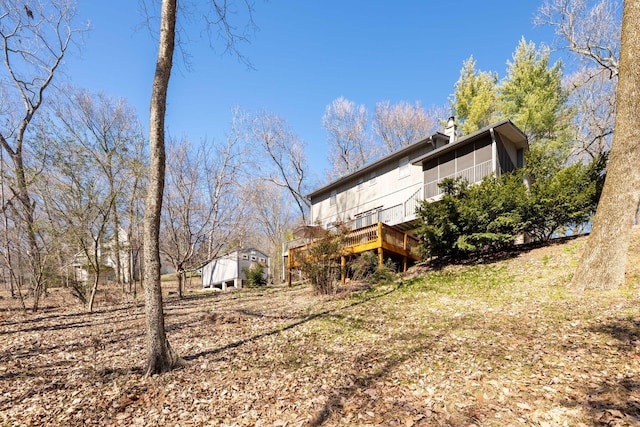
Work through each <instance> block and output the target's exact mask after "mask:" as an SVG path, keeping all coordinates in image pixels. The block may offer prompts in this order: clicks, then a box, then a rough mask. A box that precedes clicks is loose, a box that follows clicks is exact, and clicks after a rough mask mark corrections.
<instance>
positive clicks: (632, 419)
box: [564, 317, 640, 426]
mask: <svg viewBox="0 0 640 427" xmlns="http://www.w3.org/2000/svg"><path fill="white" fill-rule="evenodd" d="M587 330H588V331H589V332H595V333H599V334H604V335H608V336H609V337H611V338H612V339H613V340H614V341H610V342H607V343H606V345H607V346H609V347H615V348H616V350H617V352H619V353H622V354H628V356H629V363H633V362H632V360H633V359H636V360H637V355H635V354H634V353H636V352H637V349H638V344H640V319H638V318H633V317H626V318H620V319H611V320H610V321H609V322H607V323H603V324H599V325H596V326H592V327H590V328H588V329H587ZM593 369H594V371H596V370H597V369H598V367H597V366H594V367H593ZM583 392H584V394H583V396H586V399H582V400H577V399H574V400H567V401H565V402H564V404H565V405H566V406H569V407H580V408H582V409H583V410H585V411H586V412H588V413H589V416H590V418H591V419H592V420H593V424H592V425H594V426H610V425H611V426H613V425H616V426H617V425H640V378H635V377H632V376H629V375H624V373H622V372H610V373H609V376H608V378H606V379H604V380H602V381H600V382H599V383H592V384H590V385H589V386H588V387H586V388H585V389H584V390H583Z"/></svg>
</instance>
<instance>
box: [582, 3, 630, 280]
mask: <svg viewBox="0 0 640 427" xmlns="http://www.w3.org/2000/svg"><path fill="white" fill-rule="evenodd" d="M620 54H621V55H620V69H619V83H618V91H617V114H616V120H615V134H614V137H613V144H612V147H611V152H610V156H609V165H608V169H607V177H606V180H605V184H604V188H603V191H602V196H601V198H600V203H599V205H598V209H597V211H596V215H595V218H594V221H593V228H592V231H591V234H590V236H589V240H588V241H587V246H586V247H585V250H584V253H583V255H582V258H581V260H580V263H579V265H578V268H577V270H576V273H575V275H574V277H573V280H572V286H573V288H574V289H577V290H584V289H614V288H617V287H620V286H622V285H623V284H624V282H625V268H626V263H627V252H628V249H629V242H630V239H631V231H632V226H633V221H634V216H635V214H636V212H637V209H638V204H639V202H640V169H638V164H639V163H640V144H638V141H637V138H638V135H640V123H639V122H638V117H639V116H640V97H638V93H639V92H640V69H639V68H638V67H637V63H636V62H637V58H638V57H640V2H625V4H624V12H623V18H622V43H621V48H620Z"/></svg>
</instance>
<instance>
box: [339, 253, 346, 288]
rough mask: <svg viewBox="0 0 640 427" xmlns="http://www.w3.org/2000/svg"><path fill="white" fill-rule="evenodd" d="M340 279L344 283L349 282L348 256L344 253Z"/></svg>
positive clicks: (341, 259) (341, 258)
mask: <svg viewBox="0 0 640 427" xmlns="http://www.w3.org/2000/svg"><path fill="white" fill-rule="evenodd" d="M340 280H341V281H342V284H343V285H344V284H345V283H346V282H347V257H345V256H344V255H342V256H341V257H340Z"/></svg>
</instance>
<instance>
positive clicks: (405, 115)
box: [373, 101, 438, 153]
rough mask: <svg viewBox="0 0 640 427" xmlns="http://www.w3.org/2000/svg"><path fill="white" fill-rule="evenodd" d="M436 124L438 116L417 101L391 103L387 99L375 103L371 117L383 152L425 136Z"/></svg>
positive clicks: (389, 151)
mask: <svg viewBox="0 0 640 427" xmlns="http://www.w3.org/2000/svg"><path fill="white" fill-rule="evenodd" d="M437 124H438V118H437V117H435V116H433V115H430V114H429V113H428V112H427V111H425V110H424V108H422V105H420V103H419V102H416V103H415V104H413V105H411V104H409V103H408V102H399V103H397V104H395V105H391V103H390V102H389V101H381V102H378V103H377V104H376V109H375V114H374V117H373V128H374V130H375V132H376V134H377V135H378V138H380V140H381V141H382V144H383V146H384V152H385V153H391V152H393V151H395V150H397V149H399V148H402V147H404V146H406V145H409V144H411V143H412V142H417V141H420V140H421V139H423V138H426V137H427V136H428V135H430V134H431V132H432V131H434V130H435V128H436V126H437Z"/></svg>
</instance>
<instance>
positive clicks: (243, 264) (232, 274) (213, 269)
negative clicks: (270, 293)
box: [202, 248, 269, 291]
mask: <svg viewBox="0 0 640 427" xmlns="http://www.w3.org/2000/svg"><path fill="white" fill-rule="evenodd" d="M257 265H261V266H262V267H263V268H264V271H263V275H264V277H265V279H267V278H268V277H269V256H267V255H266V254H265V253H264V252H262V251H259V250H258V249H255V248H248V249H238V250H237V251H233V252H230V253H228V254H225V255H222V256H220V257H217V258H214V259H212V260H211V261H209V262H207V263H206V264H204V265H203V266H202V288H203V289H222V290H223V291H224V290H226V289H227V287H229V286H233V287H235V288H242V287H243V283H244V281H245V280H246V276H245V273H244V272H245V270H247V269H251V268H255V267H256V266H257Z"/></svg>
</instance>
